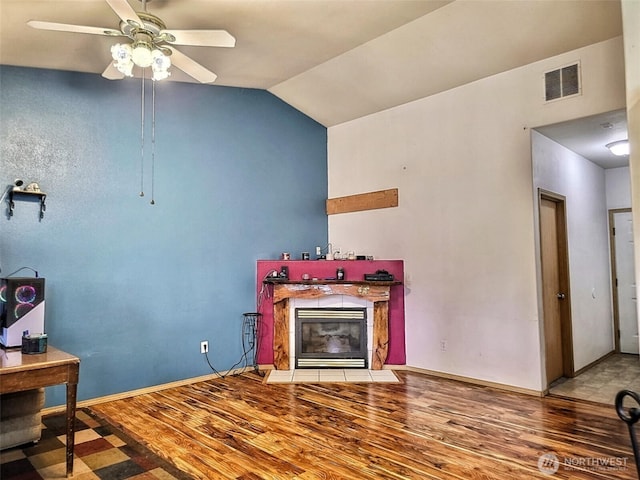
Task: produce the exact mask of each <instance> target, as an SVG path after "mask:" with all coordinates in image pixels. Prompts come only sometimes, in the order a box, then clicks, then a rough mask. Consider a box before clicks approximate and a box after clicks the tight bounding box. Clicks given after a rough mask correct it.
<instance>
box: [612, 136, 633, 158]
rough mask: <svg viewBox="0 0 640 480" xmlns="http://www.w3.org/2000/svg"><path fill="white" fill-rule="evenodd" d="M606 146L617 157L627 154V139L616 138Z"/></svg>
mask: <svg viewBox="0 0 640 480" xmlns="http://www.w3.org/2000/svg"><path fill="white" fill-rule="evenodd" d="M606 146H607V148H608V149H609V150H611V153H613V154H614V155H617V156H619V157H621V156H624V155H629V140H618V141H617V142H611V143H607V145H606Z"/></svg>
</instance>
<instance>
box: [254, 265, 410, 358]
mask: <svg viewBox="0 0 640 480" xmlns="http://www.w3.org/2000/svg"><path fill="white" fill-rule="evenodd" d="M264 283H265V284H270V285H273V329H274V331H273V360H274V362H273V363H274V366H275V368H276V369H278V370H288V369H289V359H290V352H289V322H290V319H289V315H290V314H289V299H290V298H303V299H314V298H319V297H324V296H327V295H347V296H351V297H358V298H362V299H365V300H367V301H369V302H372V303H373V339H372V341H373V358H372V361H371V365H370V367H369V368H371V369H372V370H381V369H382V366H383V365H384V362H385V360H386V359H387V355H388V351H389V299H390V291H391V287H392V286H395V285H401V282H367V281H338V280H303V281H290V280H282V279H277V278H274V279H266V280H265V281H264Z"/></svg>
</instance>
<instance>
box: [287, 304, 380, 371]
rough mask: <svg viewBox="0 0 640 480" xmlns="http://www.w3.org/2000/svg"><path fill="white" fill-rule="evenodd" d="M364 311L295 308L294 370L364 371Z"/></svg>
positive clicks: (365, 361) (365, 346)
mask: <svg viewBox="0 0 640 480" xmlns="http://www.w3.org/2000/svg"><path fill="white" fill-rule="evenodd" d="M367 356H368V355H367V309H366V308H296V309H295V368H320V367H322V368H331V367H335V368H367Z"/></svg>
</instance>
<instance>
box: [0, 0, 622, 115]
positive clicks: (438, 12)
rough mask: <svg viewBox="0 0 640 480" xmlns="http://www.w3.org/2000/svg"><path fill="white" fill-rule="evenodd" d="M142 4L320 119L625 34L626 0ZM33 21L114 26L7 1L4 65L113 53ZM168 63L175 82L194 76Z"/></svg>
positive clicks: (221, 81)
mask: <svg viewBox="0 0 640 480" xmlns="http://www.w3.org/2000/svg"><path fill="white" fill-rule="evenodd" d="M128 1H129V4H130V5H131V6H132V7H133V8H134V9H135V10H138V11H140V10H142V4H141V3H140V1H139V0H128ZM147 10H148V11H149V12H150V13H153V14H155V15H157V16H159V17H160V18H161V19H162V20H163V21H164V22H165V23H166V24H167V27H168V28H170V29H225V30H227V31H229V32H230V33H231V34H232V35H233V36H234V37H235V38H236V39H237V43H236V46H235V48H211V47H195V46H191V47H181V48H180V51H182V52H183V53H185V54H187V55H189V56H190V57H192V58H193V59H194V60H196V61H197V62H199V63H201V64H202V65H203V66H205V67H206V68H208V69H210V70H212V71H214V72H215V73H216V74H217V75H218V78H217V80H216V82H215V84H214V85H226V86H234V87H249V88H259V89H265V90H269V91H270V92H272V93H273V94H275V95H277V96H278V97H280V98H281V99H282V100H284V101H285V102H287V103H289V104H291V105H292V106H294V107H295V108H297V109H299V110H301V111H302V112H304V113H306V114H307V115H309V116H310V117H312V118H314V119H316V120H317V121H318V122H320V123H322V124H323V125H325V126H332V125H336V124H339V123H342V122H345V121H348V120H352V119H355V118H359V117H362V116H364V115H368V114H371V113H374V112H378V111H381V110H384V109H387V108H390V107H393V106H396V105H400V104H404V103H407V102H410V101H412V100H416V99H418V98H423V97H426V96H428V95H431V94H434V93H437V92H440V91H444V90H447V89H450V88H453V87H456V86H459V85H463V84H465V83H468V82H471V81H474V80H477V79H480V78H483V77H486V76H490V75H494V74H496V73H499V72H503V71H506V70H510V69H513V68H516V67H518V66H521V65H525V64H528V63H531V62H534V61H537V60H541V59H544V58H547V57H550V56H553V55H557V54H560V53H563V52H566V51H570V50H573V49H576V48H580V47H583V46H586V45H590V44H593V43H595V42H599V41H603V40H606V39H610V38H613V37H616V36H619V35H621V34H622V22H621V12H620V1H619V0H591V1H584V0H575V1H574V0H563V1H538V0H522V1H516V0H495V1H494V0H455V1H436V0H206V1H205V0H153V1H148V2H147ZM29 20H41V21H48V22H59V23H67V24H77V25H89V26H96V27H109V28H116V29H117V28H118V24H119V18H118V17H117V16H116V14H115V13H114V11H113V10H112V9H111V8H110V7H109V5H108V4H107V3H106V2H105V0H60V1H55V0H0V22H1V23H0V63H2V64H5V65H17V66H25V67H39V68H51V69H59V70H70V71H78V72H91V73H96V74H100V73H102V72H103V71H104V70H105V67H106V66H107V65H108V64H109V62H110V61H111V56H110V47H111V45H113V44H114V43H117V41H116V40H114V39H113V38H110V37H107V36H102V35H88V34H79V33H66V32H55V31H45V30H37V29H34V28H30V27H29V26H27V21H29ZM172 70H173V73H172V76H171V77H170V80H171V81H187V82H188V81H193V80H192V79H191V78H190V77H188V76H187V75H185V74H184V73H182V72H180V71H179V70H177V69H175V68H174V69H172ZM114 81H119V80H114Z"/></svg>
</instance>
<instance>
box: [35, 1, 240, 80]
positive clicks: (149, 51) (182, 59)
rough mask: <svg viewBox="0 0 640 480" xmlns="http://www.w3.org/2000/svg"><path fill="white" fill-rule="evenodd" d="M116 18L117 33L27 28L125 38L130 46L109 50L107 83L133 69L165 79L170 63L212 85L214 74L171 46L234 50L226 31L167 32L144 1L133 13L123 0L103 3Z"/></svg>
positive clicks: (49, 25) (44, 25)
mask: <svg viewBox="0 0 640 480" xmlns="http://www.w3.org/2000/svg"><path fill="white" fill-rule="evenodd" d="M105 1H106V2H107V4H108V5H109V6H110V7H111V9H112V10H113V11H114V12H115V13H116V15H118V17H120V20H121V21H120V25H119V30H116V29H113V28H104V27H90V26H85V25H69V24H65V23H54V22H43V21H38V20H30V21H29V22H27V25H29V26H30V27H33V28H38V29H42V30H55V31H60V32H73V33H88V34H92V35H106V36H109V37H126V38H128V39H130V40H132V42H133V43H131V44H129V43H125V44H117V45H114V46H113V47H112V48H111V53H112V56H113V59H114V61H113V62H111V63H110V64H109V66H108V67H107V68H106V69H105V71H104V72H103V73H102V76H103V77H105V78H108V79H110V80H117V79H121V78H124V76H125V75H126V76H132V68H133V66H134V65H135V66H138V67H142V68H146V67H152V70H153V72H154V77H153V78H154V80H161V79H162V78H166V77H167V76H168V75H170V73H169V72H168V68H169V66H170V65H171V64H173V65H174V66H175V67H177V68H179V69H180V70H182V71H183V72H185V73H186V74H187V75H189V76H190V77H192V78H194V79H195V80H197V81H199V82H200V83H213V82H214V81H215V79H216V78H217V75H216V74H215V73H213V72H212V71H210V70H208V69H207V68H205V67H204V66H202V65H200V64H199V63H198V62H196V61H195V60H193V59H191V58H190V57H188V56H187V55H185V54H183V53H181V52H180V51H179V50H177V49H176V47H175V45H191V46H201V47H234V46H235V44H236V39H235V38H234V37H233V36H232V35H230V34H229V33H228V32H227V31H226V30H169V29H167V27H166V25H165V23H164V22H163V21H162V20H161V19H160V18H158V17H157V16H155V15H153V14H151V13H148V12H147V6H146V4H147V1H151V0H140V1H141V2H142V10H143V11H141V12H136V11H135V10H134V9H133V8H132V7H131V6H130V5H129V3H128V2H127V0H105Z"/></svg>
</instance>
